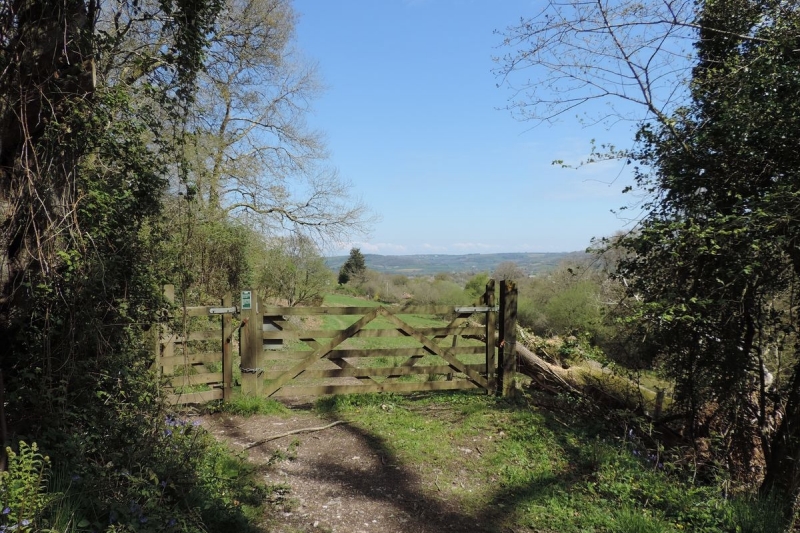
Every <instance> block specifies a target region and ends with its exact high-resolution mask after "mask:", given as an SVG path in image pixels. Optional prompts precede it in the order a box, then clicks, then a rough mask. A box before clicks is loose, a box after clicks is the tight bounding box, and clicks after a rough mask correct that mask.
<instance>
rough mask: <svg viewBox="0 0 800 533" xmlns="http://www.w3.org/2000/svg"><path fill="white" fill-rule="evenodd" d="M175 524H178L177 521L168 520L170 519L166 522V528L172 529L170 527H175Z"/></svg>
mask: <svg viewBox="0 0 800 533" xmlns="http://www.w3.org/2000/svg"><path fill="white" fill-rule="evenodd" d="M177 523H178V521H177V520H175V519H174V518H170V519H169V522H167V527H172V526H174V525H175V524H177Z"/></svg>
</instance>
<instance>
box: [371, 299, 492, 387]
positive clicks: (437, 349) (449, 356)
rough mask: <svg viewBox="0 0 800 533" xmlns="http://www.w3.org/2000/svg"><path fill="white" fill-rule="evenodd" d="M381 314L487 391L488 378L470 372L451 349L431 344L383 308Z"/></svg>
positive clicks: (423, 336)
mask: <svg viewBox="0 0 800 533" xmlns="http://www.w3.org/2000/svg"><path fill="white" fill-rule="evenodd" d="M379 309H380V314H381V315H383V316H384V317H386V318H387V319H388V320H389V321H391V322H392V323H394V324H395V325H396V326H397V329H399V330H400V331H402V332H403V333H405V334H406V335H408V336H409V337H413V338H414V339H416V340H417V341H419V342H420V343H421V344H422V345H423V346H425V348H427V349H428V350H429V351H431V352H432V353H433V354H434V355H438V356H439V357H441V358H442V359H444V360H445V361H447V363H448V364H449V365H450V367H451V368H453V369H454V370H457V371H459V372H462V373H464V374H465V375H466V376H467V377H468V378H469V380H470V381H472V382H473V383H475V384H476V385H478V386H480V387H483V388H484V389H487V388H488V387H489V383H488V381H486V378H484V377H483V376H481V375H480V374H477V373H476V372H474V371H473V370H470V369H469V368H467V367H466V365H465V364H464V363H462V362H461V361H459V360H458V358H457V357H456V356H455V355H453V353H452V351H451V350H450V349H449V348H443V347H441V346H437V345H436V344H435V343H433V342H431V340H430V339H429V338H428V337H426V336H425V335H423V334H421V333H419V332H418V331H416V330H415V329H414V328H413V327H411V326H409V325H408V324H406V323H405V322H403V321H402V320H401V319H399V318H397V317H396V316H394V315H393V314H391V313H389V312H388V311H386V310H385V309H384V308H383V307H381V308H379Z"/></svg>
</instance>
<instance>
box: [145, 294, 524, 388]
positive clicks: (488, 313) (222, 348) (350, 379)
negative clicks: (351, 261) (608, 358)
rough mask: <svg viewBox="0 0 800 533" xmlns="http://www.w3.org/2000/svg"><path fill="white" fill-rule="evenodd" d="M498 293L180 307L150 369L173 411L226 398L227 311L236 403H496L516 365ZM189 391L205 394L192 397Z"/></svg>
mask: <svg viewBox="0 0 800 533" xmlns="http://www.w3.org/2000/svg"><path fill="white" fill-rule="evenodd" d="M500 289H501V290H500V306H499V307H498V306H496V305H495V284H494V281H493V280H490V282H489V283H488V284H487V286H486V292H485V293H484V295H483V296H482V298H481V299H480V301H479V302H476V303H475V305H472V306H443V305H429V306H404V307H397V306H393V307H388V306H380V305H376V306H363V307H275V306H261V305H260V304H259V301H258V297H257V294H256V292H255V291H243V292H242V298H241V300H240V302H238V303H239V305H238V306H237V307H236V308H234V307H233V306H232V302H231V297H230V296H226V298H225V299H223V302H222V307H221V308H214V307H187V308H185V312H183V313H180V314H181V315H182V316H180V317H179V319H177V320H173V321H172V326H171V327H163V328H162V332H161V336H160V337H161V338H160V340H159V342H158V355H159V357H158V366H159V368H160V370H161V372H162V375H163V376H165V377H166V378H167V379H168V382H169V385H170V392H171V395H170V399H171V401H172V402H174V403H199V402H204V401H209V400H212V399H228V398H229V396H230V393H231V387H232V384H233V381H232V368H233V366H232V360H233V358H232V354H231V346H232V344H233V340H234V339H233V333H234V330H233V327H232V320H231V314H230V313H229V312H230V311H232V310H235V311H237V313H238V318H239V319H240V325H239V328H237V330H238V331H239V332H240V335H239V341H240V342H239V353H240V357H241V359H240V361H241V362H240V365H239V369H240V371H241V386H242V388H241V391H242V393H243V394H247V395H263V396H271V397H286V396H320V395H326V394H346V393H361V392H413V391H436V390H463V389H483V390H486V391H488V392H498V393H499V394H505V393H507V391H508V387H509V386H510V384H511V382H512V381H513V373H514V369H515V360H516V359H515V358H516V355H515V352H514V343H515V338H514V332H515V330H516V327H515V324H516V288H515V286H514V284H513V283H511V282H505V281H503V282H501V283H500ZM167 295H168V297H169V291H167ZM215 313H220V315H219V316H220V318H216V317H215V318H213V319H210V318H209V316H213V315H214V314H215ZM498 317H499V318H498ZM211 328H215V329H211ZM176 331H177V332H176ZM498 333H499V334H498ZM498 347H499V350H498ZM198 386H202V387H203V388H206V389H208V390H205V391H200V392H192V391H193V390H194V389H196V388H198Z"/></svg>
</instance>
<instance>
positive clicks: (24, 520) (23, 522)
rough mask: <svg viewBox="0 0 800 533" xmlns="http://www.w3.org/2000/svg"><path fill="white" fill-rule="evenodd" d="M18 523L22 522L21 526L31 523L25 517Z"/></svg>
mask: <svg viewBox="0 0 800 533" xmlns="http://www.w3.org/2000/svg"><path fill="white" fill-rule="evenodd" d="M20 524H22V525H23V526H29V525H31V521H30V520H28V519H27V518H23V519H22V522H20Z"/></svg>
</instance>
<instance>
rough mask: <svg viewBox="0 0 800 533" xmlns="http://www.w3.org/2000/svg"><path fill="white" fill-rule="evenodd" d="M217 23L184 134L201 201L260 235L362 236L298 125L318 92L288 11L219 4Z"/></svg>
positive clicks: (362, 214) (278, 0)
mask: <svg viewBox="0 0 800 533" xmlns="http://www.w3.org/2000/svg"><path fill="white" fill-rule="evenodd" d="M219 21H220V22H219V24H218V28H217V31H216V34H215V36H214V38H213V42H212V45H211V48H210V50H209V53H208V59H207V62H206V68H205V71H204V73H203V74H202V75H201V76H200V78H199V82H200V87H199V92H198V98H197V101H196V107H195V113H196V116H195V120H194V122H193V124H192V125H191V129H192V133H193V136H194V143H193V148H194V149H195V150H196V161H197V164H196V168H195V173H194V176H193V181H194V185H195V186H196V187H197V192H198V193H199V195H200V197H201V199H202V200H203V201H204V202H206V203H207V205H208V207H209V208H211V209H218V210H221V211H223V212H224V213H226V214H230V215H233V216H237V217H246V218H247V219H249V220H251V221H253V222H258V223H259V224H260V225H261V229H262V230H263V231H264V232H265V233H267V234H283V233H285V232H286V231H287V230H288V231H297V230H306V231H311V232H313V233H315V234H316V235H317V236H318V237H323V238H341V237H343V236H344V235H346V234H348V233H351V232H360V231H362V230H363V229H364V226H365V224H367V223H368V222H369V217H368V216H367V215H368V214H367V211H366V209H365V207H364V205H363V204H361V203H360V202H358V201H355V200H353V199H352V198H351V197H350V190H349V184H348V183H346V182H345V181H344V180H343V179H341V177H340V176H339V175H338V173H337V172H336V171H335V170H333V169H331V168H330V167H329V166H328V165H327V163H326V159H327V155H328V154H327V152H326V149H325V145H324V143H323V141H322V138H321V135H320V134H319V133H318V132H315V131H312V130H311V129H309V128H308V127H307V126H306V122H305V117H306V114H307V113H308V112H309V110H310V107H309V106H310V102H311V100H312V99H313V98H315V97H316V96H317V95H318V94H319V92H320V84H319V81H318V79H317V76H316V70H315V66H314V65H313V64H309V63H308V62H307V61H306V60H305V59H304V58H303V57H302V56H301V55H300V54H299V53H298V52H297V50H295V49H294V47H293V38H294V25H295V14H294V12H293V10H292V7H291V3H290V2H289V1H288V0H228V2H227V3H226V4H225V8H224V10H223V13H222V14H221V16H220V18H219Z"/></svg>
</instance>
